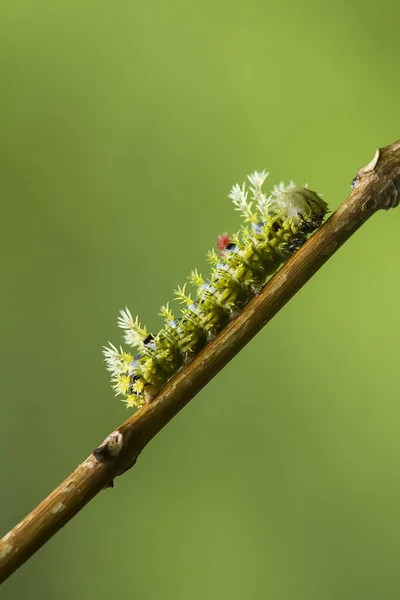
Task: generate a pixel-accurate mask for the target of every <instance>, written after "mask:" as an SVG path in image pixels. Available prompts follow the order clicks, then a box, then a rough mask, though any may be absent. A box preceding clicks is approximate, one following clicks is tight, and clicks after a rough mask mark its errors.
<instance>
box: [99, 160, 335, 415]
mask: <svg viewBox="0 0 400 600" xmlns="http://www.w3.org/2000/svg"><path fill="white" fill-rule="evenodd" d="M267 176H268V173H266V172H265V171H262V172H260V173H259V172H257V171H255V172H254V173H252V174H251V175H249V176H248V179H249V182H250V185H249V190H248V189H247V188H246V184H245V183H243V185H242V186H239V185H235V186H234V187H233V188H232V190H231V192H230V194H229V198H231V200H232V201H233V204H234V206H235V209H236V210H238V211H239V212H240V213H241V215H242V216H243V217H244V224H243V225H242V227H241V229H240V230H239V232H238V233H237V234H236V235H233V236H228V235H227V234H222V235H220V236H219V237H218V241H217V248H218V250H219V253H217V252H216V251H215V250H212V251H211V252H209V254H208V259H209V262H210V263H211V265H212V270H211V273H210V275H209V277H208V279H203V277H202V276H201V275H200V274H199V273H198V272H197V270H195V271H192V273H191V274H190V276H189V279H188V281H189V283H190V284H191V285H193V286H194V288H195V290H196V292H195V297H194V299H192V297H191V296H190V294H189V295H188V294H186V284H185V285H184V286H183V287H182V288H181V287H178V289H177V290H176V292H175V295H176V296H177V299H178V300H179V301H180V302H181V303H182V304H183V305H184V308H183V310H182V312H181V315H180V316H179V317H178V318H176V317H175V316H174V315H173V314H172V312H171V310H170V308H169V306H168V304H167V305H166V306H163V307H162V308H161V312H160V315H161V316H162V317H163V318H164V326H163V327H162V329H160V331H159V332H158V333H157V334H155V335H153V334H150V333H149V332H148V331H147V329H146V328H145V327H142V325H141V324H140V323H139V320H138V317H136V318H135V319H134V318H133V317H132V315H131V313H130V312H129V310H128V309H127V308H126V309H125V310H122V311H121V312H120V317H119V319H118V325H119V326H120V327H121V328H122V329H123V330H124V331H125V336H124V337H125V342H126V343H127V344H128V345H130V346H133V347H135V348H136V349H137V353H136V354H131V353H129V352H125V351H124V350H123V349H122V347H120V349H119V350H118V348H116V347H115V346H114V345H113V344H110V346H109V347H105V348H104V352H103V353H104V355H105V360H106V363H107V369H108V370H109V371H111V373H112V379H111V381H112V383H113V389H114V391H115V392H116V395H118V394H122V395H123V396H124V401H125V402H126V404H127V406H143V405H144V404H147V403H149V402H151V400H152V399H153V398H154V396H155V395H156V394H157V392H158V391H159V390H160V389H161V388H162V386H163V385H164V384H165V383H166V382H167V381H168V380H169V379H170V378H171V377H172V376H173V375H175V373H176V372H177V371H178V370H179V369H180V368H181V367H182V366H184V365H186V364H188V363H189V362H190V361H191V360H192V359H193V358H194V357H195V356H196V354H198V353H199V352H200V350H201V349H202V348H203V347H204V346H205V345H206V344H207V343H208V342H209V341H210V340H211V339H213V338H214V337H215V336H216V335H217V334H218V333H219V332H220V331H221V329H223V327H224V326H225V325H226V324H227V323H228V322H229V321H230V320H231V319H232V318H234V317H235V316H236V315H237V314H238V313H239V312H240V311H241V310H242V308H243V307H244V306H245V305H246V304H247V302H248V301H249V300H250V299H251V298H252V297H254V296H255V295H257V294H258V293H259V292H260V291H261V289H262V287H263V286H264V284H265V282H266V279H267V278H268V277H269V276H270V275H272V274H273V273H274V272H275V271H276V270H277V268H278V267H279V266H280V265H281V264H282V263H283V262H284V261H285V260H286V259H287V258H289V256H291V255H292V254H293V253H294V252H296V251H297V250H298V249H299V248H300V247H301V246H302V245H303V244H304V242H305V241H306V240H307V238H308V236H309V234H311V233H313V231H315V230H316V229H317V228H318V227H319V226H320V225H321V223H322V221H323V219H324V217H325V215H326V213H327V210H328V207H327V204H326V203H325V202H324V201H323V200H322V199H321V198H320V197H319V196H318V195H317V194H316V193H315V192H312V191H311V190H309V189H308V188H307V187H297V186H296V185H295V184H294V183H293V182H290V184H289V185H288V186H285V185H284V184H283V183H280V184H279V185H277V186H274V188H273V190H272V193H271V195H270V196H269V197H267V196H266V195H265V194H264V193H263V191H262V186H263V183H264V181H265V179H266V177H267ZM249 193H250V196H251V200H248V196H249Z"/></svg>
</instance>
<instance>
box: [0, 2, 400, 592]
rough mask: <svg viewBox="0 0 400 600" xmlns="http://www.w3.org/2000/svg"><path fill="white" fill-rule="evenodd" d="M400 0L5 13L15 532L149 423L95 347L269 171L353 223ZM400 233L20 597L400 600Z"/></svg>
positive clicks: (348, 251)
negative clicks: (233, 200) (116, 393)
mask: <svg viewBox="0 0 400 600" xmlns="http://www.w3.org/2000/svg"><path fill="white" fill-rule="evenodd" d="M399 13H400V10H399V8H398V3H397V2H394V0H393V1H392V2H389V1H384V2H381V3H380V4H379V6H377V5H376V4H375V3H372V2H371V3H365V2H361V0H357V1H353V2H344V1H343V0H341V1H339V2H338V1H335V2H333V0H331V1H327V2H312V1H310V0H306V1H304V2H301V3H299V2H296V1H295V0H283V1H280V2H277V1H274V2H271V1H267V2H257V1H256V0H251V1H250V2H247V3H244V2H237V1H231V2H227V1H225V2H222V1H220V2H211V1H209V0H205V1H203V2H201V3H200V2H198V3H188V2H183V1H180V0H171V1H170V2H162V1H160V0H156V1H153V2H148V1H147V2H146V1H144V0H136V1H135V2H127V1H124V0H113V2H110V1H109V2H101V1H96V2H95V1H94V0H79V1H77V0H74V1H70V2H66V1H64V2H58V1H54V0H51V1H50V0H47V1H45V0H35V1H32V0H13V1H10V2H8V3H4V4H3V5H2V7H1V9H0V22H1V34H0V43H1V53H0V56H1V58H0V61H1V72H2V86H1V87H2V91H1V97H0V109H1V110H0V123H1V132H2V135H1V144H0V169H1V176H0V187H1V198H2V200H1V202H2V209H1V212H2V218H1V229H2V233H1V244H2V259H3V260H2V276H1V279H2V292H1V300H0V302H1V315H2V318H1V350H0V352H1V379H0V386H1V400H0V401H1V418H0V454H1V484H0V486H1V487H0V493H1V504H0V533H2V534H3V533H6V531H7V530H8V529H9V528H11V527H12V526H13V525H14V524H15V523H16V522H17V521H18V520H20V519H21V518H22V517H23V516H24V515H25V514H26V513H27V512H28V511H30V510H31V509H32V508H33V507H34V506H35V505H36V504H37V503H38V502H39V501H41V500H42V498H43V497H44V496H45V495H47V494H48V493H49V492H50V491H51V490H52V489H53V488H54V487H55V486H56V485H57V484H58V483H59V482H60V481H61V480H62V479H64V477H66V476H67V475H68V474H69V473H70V472H71V471H72V470H73V469H74V468H75V466H76V465H77V464H78V463H79V462H81V461H82V460H83V459H84V458H85V457H86V456H87V455H88V454H89V453H90V451H91V450H92V449H93V448H94V447H95V446H96V445H97V444H98V443H99V442H101V441H102V440H103V438H104V437H105V436H106V435H107V434H108V433H109V432H110V431H111V430H112V429H113V428H114V427H116V426H118V424H119V423H120V422H121V421H122V420H124V419H125V418H126V417H127V416H129V415H130V414H131V411H127V410H126V409H125V408H124V405H123V404H122V403H121V402H119V400H118V399H114V398H113V394H112V392H111V390H110V387H109V383H108V374H107V373H106V371H105V369H104V365H103V361H102V355H101V346H102V345H103V344H104V343H106V342H107V341H108V340H109V339H110V340H112V341H114V342H117V343H118V342H119V340H120V333H119V331H118V330H117V327H116V317H117V312H118V310H119V309H120V308H122V307H124V306H125V305H126V304H127V305H128V306H129V307H130V309H131V310H132V312H133V313H134V314H136V313H139V314H140V317H141V319H142V320H143V321H144V322H145V323H146V324H147V325H148V327H149V328H150V329H152V330H156V329H157V328H158V327H159V325H160V320H159V318H158V317H157V312H158V309H159V306H160V305H161V304H162V303H164V302H166V301H167V300H169V299H171V298H172V290H173V289H174V288H175V286H176V285H177V284H178V283H182V282H183V281H184V279H185V277H186V275H187V274H188V273H189V271H190V270H191V269H192V268H194V267H198V268H199V269H201V270H204V269H205V267H204V265H205V259H204V254H205V251H206V250H207V249H209V248H211V247H212V246H213V244H214V243H215V240H216V236H217V234H219V233H221V232H222V231H235V230H236V229H237V227H238V225H239V218H238V216H237V215H236V214H235V213H234V211H233V210H232V207H231V205H230V203H229V201H228V200H227V198H226V196H227V193H228V192H229V190H230V187H231V186H232V185H233V184H234V183H236V182H241V181H243V179H244V178H245V176H246V174H247V173H249V172H251V171H253V170H254V169H258V170H260V169H263V168H266V169H267V170H269V171H270V172H271V176H270V178H269V180H268V183H269V184H270V185H272V184H273V183H276V182H278V181H279V180H281V179H284V180H286V181H287V180H289V179H290V178H293V179H294V180H295V181H296V182H298V183H303V182H304V181H307V182H308V183H309V185H310V187H311V188H312V189H315V190H316V191H318V192H322V193H323V194H324V199H325V200H326V201H327V202H329V204H330V207H331V208H332V209H335V208H336V207H337V206H338V205H339V204H340V202H341V201H342V200H343V199H344V198H345V197H346V196H347V194H348V193H349V191H350V182H351V180H352V178H353V176H354V175H355V173H356V170H357V168H359V167H361V166H363V165H365V164H366V163H367V162H369V160H370V159H371V158H372V156H373V154H374V151H375V149H376V147H377V146H383V145H386V144H388V143H391V142H393V141H395V140H396V138H397V137H398V136H399V127H398V123H399V98H400V79H399V77H398V66H399V62H398V61H399V49H400V43H399V38H398V19H399ZM399 230H400V210H398V211H392V212H390V213H382V214H378V215H376V216H375V217H374V218H373V219H372V220H371V221H370V222H368V223H367V224H366V225H365V226H364V227H363V228H362V230H361V231H360V232H358V233H357V234H356V235H355V236H354V237H353V238H352V239H351V240H350V242H349V243H347V244H346V246H345V247H344V248H343V249H342V250H340V252H339V253H338V254H337V255H336V256H335V257H334V258H333V259H332V260H331V261H330V262H329V263H328V264H327V265H326V266H325V267H324V268H323V269H322V270H321V271H320V272H319V273H318V274H317V275H316V276H315V277H314V278H313V279H312V281H311V282H310V283H309V284H308V285H307V286H306V287H305V288H304V289H303V290H302V291H301V292H300V293H299V294H298V295H297V296H296V297H295V298H294V300H293V301H292V302H290V304H289V305H288V306H286V307H285V308H284V310H282V311H281V312H280V313H279V315H278V316H277V317H276V318H275V319H274V320H273V322H272V323H271V324H270V325H269V326H268V327H267V328H266V329H265V330H264V331H263V332H262V333H260V334H259V335H258V336H257V338H256V339H255V340H254V341H253V342H252V343H251V344H250V345H249V346H248V347H247V348H246V349H245V350H244V351H243V352H241V353H240V355H239V356H238V357H237V358H236V359H235V360H234V361H233V362H232V363H231V364H230V365H229V366H228V367H227V368H226V369H225V370H224V371H223V372H222V373H220V374H219V375H218V377H217V378H216V379H215V380H214V381H213V382H211V383H210V384H209V385H208V386H207V388H206V389H204V390H203V391H202V393H200V394H199V395H198V396H197V397H196V398H195V400H194V401H193V402H191V403H190V405H189V406H188V407H187V408H186V409H185V410H184V411H183V412H182V413H181V414H180V415H179V416H178V417H177V418H176V419H174V421H173V422H172V423H170V424H169V425H168V427H167V428H166V429H165V430H164V431H162V432H161V433H160V435H158V436H157V438H156V439H155V440H154V441H153V442H152V443H151V444H150V446H149V447H148V448H147V449H146V450H145V452H144V453H143V455H142V456H141V458H140V461H139V463H138V465H137V467H136V468H135V469H134V470H133V471H131V472H130V473H129V474H127V475H126V476H124V477H123V478H120V479H118V480H117V482H116V487H115V489H114V490H109V491H106V492H104V493H102V494H100V495H99V496H98V497H97V498H96V499H95V500H94V501H93V502H92V503H91V504H90V505H89V506H88V507H87V508H86V509H85V510H84V511H83V512H82V513H81V514H79V515H78V516H77V517H76V518H75V519H74V520H73V521H72V522H71V523H70V524H69V525H68V526H67V527H66V528H65V529H64V530H63V531H61V532H60V533H59V534H58V535H57V536H56V537H55V538H54V539H53V540H51V541H50V542H49V543H48V544H47V545H46V546H45V547H44V548H43V549H42V550H41V551H40V552H39V553H38V554H37V555H35V556H34V557H33V558H32V559H31V560H30V561H29V562H28V563H27V564H26V565H25V566H24V567H22V568H21V569H20V570H19V571H18V572H17V573H16V574H15V575H14V576H13V577H12V578H10V579H9V581H7V583H6V584H4V586H3V587H2V589H1V593H0V596H1V598H5V599H7V600H10V599H13V600H14V599H18V600H19V599H23V598H40V599H41V600H46V599H54V598H57V599H60V600H63V599H71V598H73V599H74V600H87V599H92V598H93V599H96V600H101V599H108V598H110V597H113V598H115V597H118V596H119V595H123V596H124V597H128V598H137V599H140V600H153V599H159V598H162V599H174V600H175V599H185V600H186V599H190V600H197V599H205V598H206V599H220V598H229V599H231V600H234V599H243V598H251V599H259V598H260V599H261V598H271V599H273V600H302V599H304V600H313V599H315V600H317V599H318V600H320V599H322V598H323V599H324V600H330V599H332V600H333V599H335V600H336V599H338V598H340V599H349V600H350V599H351V600H354V599H363V600H365V599H375V598H384V599H392V598H393V599H394V598H396V599H397V598H399V595H400V573H399V569H398V563H399V549H400V520H399V503H400V485H399V457H400V440H399V435H398V431H399V424H400V407H399V398H398V389H399V384H398V374H399V366H398V341H399V334H400V318H399V309H398V305H399V292H400V274H399V268H398V257H399V252H400V241H399V235H398V233H399Z"/></svg>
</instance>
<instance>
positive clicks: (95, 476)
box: [0, 140, 400, 583]
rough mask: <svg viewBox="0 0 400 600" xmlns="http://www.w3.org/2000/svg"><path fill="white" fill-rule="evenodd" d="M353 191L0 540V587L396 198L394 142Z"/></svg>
mask: <svg viewBox="0 0 400 600" xmlns="http://www.w3.org/2000/svg"><path fill="white" fill-rule="evenodd" d="M353 186H354V187H353V191H352V193H351V195H350V196H349V198H347V200H346V201H345V202H344V203H343V204H342V205H341V206H340V207H339V208H338V210H337V211H336V212H335V213H334V214H333V215H332V216H331V217H330V218H329V219H328V221H327V222H326V223H325V224H324V225H323V226H322V227H321V228H320V229H319V230H318V231H317V232H316V233H315V234H314V235H313V236H312V237H311V239H310V240H309V241H308V242H307V243H306V244H305V245H304V246H303V247H302V248H301V249H300V250H299V251H298V252H296V254H295V255H294V256H293V257H292V258H291V259H290V260H289V261H288V262H287V263H286V264H285V265H284V266H283V267H282V268H281V269H280V270H279V271H278V272H277V273H276V274H275V275H274V277H272V279H271V280H270V281H269V282H268V284H267V285H266V286H265V288H264V289H263V291H262V292H261V294H260V295H259V296H258V297H257V298H255V299H254V300H252V301H251V302H250V303H249V304H248V305H247V306H246V307H245V309H244V310H243V312H242V313H241V314H240V315H239V316H238V317H237V318H236V319H235V320H234V321H233V322H232V323H230V325H228V326H227V327H226V328H225V329H224V330H223V331H222V332H221V334H220V335H219V336H218V337H217V338H216V339H215V340H214V341H213V342H211V343H210V344H208V345H207V347H206V348H205V349H204V350H203V351H202V352H201V353H200V354H199V355H198V356H197V357H196V359H195V360H194V361H193V362H192V363H191V364H190V365H189V366H187V367H185V368H184V369H182V370H181V371H180V372H179V373H178V374H177V375H176V376H175V377H174V378H173V379H172V380H171V381H170V382H169V383H168V384H167V385H166V386H165V387H164V388H163V389H162V390H161V391H160V392H159V394H158V395H157V397H156V398H155V400H154V401H153V402H152V403H151V404H149V405H148V406H146V407H144V408H142V409H140V410H139V411H138V412H137V413H135V414H134V415H133V416H132V417H130V418H129V419H127V421H125V422H124V423H123V424H122V425H121V426H120V427H119V428H118V429H117V430H115V431H113V432H112V433H111V434H110V435H109V436H108V437H107V438H106V439H105V440H104V442H103V443H102V444H101V445H100V446H99V447H98V448H96V450H95V451H94V452H93V453H92V454H91V455H90V456H89V457H88V458H87V459H86V460H85V461H84V462H83V463H82V464H81V465H79V466H78V467H77V468H76V469H75V471H74V472H73V473H72V474H71V475H70V476H69V477H68V478H67V479H66V480H65V481H64V482H63V483H62V484H61V485H59V486H58V488H56V489H55V490H54V491H53V492H52V493H51V494H50V495H49V496H48V497H47V498H46V499H45V500H43V502H42V503H41V504H39V506H37V507H36V508H35V509H34V510H33V511H32V512H31V513H30V514H29V515H28V516H27V517H25V519H23V520H22V521H21V522H20V523H19V524H18V525H16V526H15V527H14V529H12V530H11V531H10V532H9V533H7V535H5V536H4V537H3V538H2V540H0V583H1V582H2V581H4V580H5V579H6V578H7V577H8V576H9V575H11V574H12V573H13V572H14V571H15V570H16V569H17V568H18V567H19V566H20V565H22V564H23V563H24V562H25V561H26V560H27V559H28V558H29V557H30V556H32V554H34V553H35V552H36V551H37V550H38V549H39V548H40V547H41V546H43V544H45V543H46V542H47V540H49V539H50V538H51V537H52V536H53V535H54V534H55V533H56V532H57V531H58V530H59V529H61V527H63V525H65V523H67V522H68V521H69V520H70V519H72V517H73V516H74V515H76V513H77V512H79V511H80V510H81V509H82V508H83V507H84V506H85V505H86V504H87V503H88V502H89V501H90V500H91V499H92V498H93V497H94V496H96V494H98V492H100V491H101V490H102V489H104V488H105V487H109V486H111V485H112V484H113V480H114V478H115V477H116V476H117V475H121V474H122V473H124V472H125V471H126V470H127V469H129V468H130V467H131V466H133V465H134V464H135V462H136V459H137V457H138V456H139V454H140V452H141V451H142V450H143V448H144V447H145V446H146V445H147V443H148V442H149V441H150V440H151V439H152V438H153V437H154V436H155V435H156V434H157V433H158V432H159V431H160V430H161V429H162V428H163V427H164V426H165V425H166V424H167V423H168V422H169V421H170V420H171V419H172V418H173V417H174V416H175V415H176V414H177V413H178V412H179V411H180V410H181V409H182V408H183V407H184V406H185V404H187V403H188V402H189V401H190V400H191V399H192V398H193V397H194V396H195V395H196V394H197V392H199V391H200V390H201V389H202V388H203V387H204V386H205V385H206V384H207V383H208V382H209V381H210V379H212V378H213V377H214V376H215V375H216V374H217V373H218V371H220V370H221V369H222V368H223V367H224V366H225V365H226V364H227V363H228V362H229V361H230V360H231V359H232V358H233V357H234V356H235V355H236V354H237V353H238V352H239V351H240V350H241V349H242V348H243V347H244V346H245V345H246V344H247V343H248V342H249V341H250V340H251V338H252V337H253V336H255V335H256V333H257V332H258V331H259V330H260V329H261V328H262V327H264V325H265V324H266V323H268V321H270V320H271V319H272V317H273V316H274V315H275V314H276V313H277V312H278V311H279V310H280V309H281V308H282V307H283V306H284V305H285V304H286V303H287V302H288V301H289V300H290V299H291V298H292V297H293V296H294V295H295V294H296V292H297V291H298V290H299V289H300V288H301V287H302V286H303V285H304V284H305V283H306V282H307V281H308V280H309V279H310V278H311V277H312V275H314V273H315V272H316V271H318V269H319V268H320V267H321V266H322V265H323V264H324V263H325V262H326V261H327V260H328V258H330V257H331V256H332V255H333V254H334V253H335V252H336V250H338V249H339V248H340V246H341V245H342V244H344V242H345V241H346V240H347V239H348V238H349V237H350V236H351V235H352V234H353V233H354V232H355V231H356V230H357V229H358V228H359V227H361V225H362V224H363V223H365V221H366V220H367V219H369V217H371V216H372V215H373V214H374V213H375V212H376V211H377V210H380V209H385V210H387V209H388V208H393V207H395V206H397V205H398V203H399V200H400V196H399V193H400V140H399V141H398V142H395V143H394V144H392V145H391V146H387V147H386V148H383V149H381V150H377V152H376V154H375V156H374V158H373V159H372V161H371V162H370V163H369V164H368V165H367V166H366V167H364V168H363V169H360V170H359V171H358V174H357V177H356V178H355V180H354V181H353Z"/></svg>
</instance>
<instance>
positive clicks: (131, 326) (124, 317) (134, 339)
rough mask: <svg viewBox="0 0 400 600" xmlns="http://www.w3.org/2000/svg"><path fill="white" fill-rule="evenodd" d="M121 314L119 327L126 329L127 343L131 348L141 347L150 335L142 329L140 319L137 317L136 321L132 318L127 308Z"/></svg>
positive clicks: (125, 337)
mask: <svg viewBox="0 0 400 600" xmlns="http://www.w3.org/2000/svg"><path fill="white" fill-rule="evenodd" d="M119 312H120V316H119V317H118V327H120V328H121V329H125V335H124V339H125V342H126V343H127V344H129V346H139V344H140V343H141V342H142V341H143V340H144V339H145V338H146V337H147V335H148V332H147V329H146V328H145V327H142V325H141V324H140V323H139V317H136V318H135V319H134V318H133V317H132V315H131V313H130V311H129V309H128V308H127V307H125V309H124V310H120V311H119Z"/></svg>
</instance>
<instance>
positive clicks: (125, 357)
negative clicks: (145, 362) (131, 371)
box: [103, 342, 133, 375]
mask: <svg viewBox="0 0 400 600" xmlns="http://www.w3.org/2000/svg"><path fill="white" fill-rule="evenodd" d="M108 343H109V344H110V346H109V347H107V346H104V350H103V354H104V360H105V362H106V364H107V371H111V373H112V374H113V375H120V374H122V373H126V372H127V370H128V365H129V363H130V361H131V360H132V359H133V356H131V355H130V354H127V353H126V352H124V351H123V349H122V347H120V349H119V350H118V348H116V347H115V346H114V344H112V343H111V342H108Z"/></svg>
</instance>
